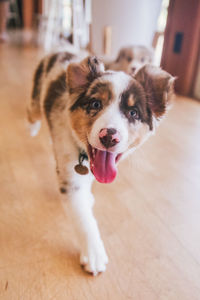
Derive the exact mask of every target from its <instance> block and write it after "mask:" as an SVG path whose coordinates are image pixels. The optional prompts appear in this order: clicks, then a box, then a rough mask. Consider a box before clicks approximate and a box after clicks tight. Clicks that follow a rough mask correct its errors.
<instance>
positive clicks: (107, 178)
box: [91, 149, 117, 183]
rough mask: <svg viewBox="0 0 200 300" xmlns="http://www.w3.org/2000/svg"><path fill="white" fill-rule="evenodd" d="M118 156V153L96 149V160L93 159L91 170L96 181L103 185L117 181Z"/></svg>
mask: <svg viewBox="0 0 200 300" xmlns="http://www.w3.org/2000/svg"><path fill="white" fill-rule="evenodd" d="M116 156H117V154H116V153H112V152H107V151H101V150H98V149H96V155H95V158H94V159H91V170H92V172H93V174H94V176H95V178H96V180H98V181H99V182H101V183H110V182H112V181H113V180H114V179H115V177H116V175H117V168H116V165H115V159H116ZM92 164H93V166H92Z"/></svg>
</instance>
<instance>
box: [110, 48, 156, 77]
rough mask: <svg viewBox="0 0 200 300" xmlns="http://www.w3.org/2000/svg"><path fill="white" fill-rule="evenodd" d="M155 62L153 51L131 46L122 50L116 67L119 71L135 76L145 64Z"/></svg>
mask: <svg viewBox="0 0 200 300" xmlns="http://www.w3.org/2000/svg"><path fill="white" fill-rule="evenodd" d="M152 61H153V51H152V50H151V49H148V48H147V47H145V46H131V47H124V48H122V49H121V50H120V51H119V53H118V56H117V59H116V62H115V66H116V68H117V70H121V71H124V72H126V73H128V74H133V73H134V72H135V71H137V70H138V69H139V68H141V67H142V66H143V65H145V64H149V63H151V62H152Z"/></svg>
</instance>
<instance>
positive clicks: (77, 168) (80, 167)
mask: <svg viewBox="0 0 200 300" xmlns="http://www.w3.org/2000/svg"><path fill="white" fill-rule="evenodd" d="M84 160H88V155H87V153H86V152H85V151H84V150H80V152H79V157H78V162H79V163H78V165H76V166H75V167H74V169H75V171H76V173H78V174H80V175H86V174H88V173H89V170H88V168H87V167H86V166H84V165H83V162H84Z"/></svg>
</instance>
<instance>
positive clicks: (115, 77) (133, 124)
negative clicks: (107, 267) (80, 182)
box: [67, 57, 173, 183]
mask: <svg viewBox="0 0 200 300" xmlns="http://www.w3.org/2000/svg"><path fill="white" fill-rule="evenodd" d="M172 86H173V77H172V76H171V75H170V74H168V73H166V72H164V71H162V70H161V69H159V68H157V67H154V66H150V65H147V66H144V67H142V68H141V69H140V70H139V71H138V72H137V73H136V74H135V76H134V77H131V76H129V75H127V74H125V73H123V72H111V71H104V66H103V64H102V63H101V62H100V61H99V60H98V59H97V58H96V57H88V58H86V59H85V60H83V61H82V62H80V63H71V64H70V65H69V66H68V69H67V87H68V91H69V97H70V102H69V105H70V106H69V119H70V124H71V127H72V130H73V133H74V136H75V138H76V141H77V143H78V144H79V146H80V148H83V149H85V150H86V152H87V153H88V155H89V158H90V168H91V171H92V173H93V174H94V176H95V177H96V179H97V180H98V181H99V182H102V183H106V182H112V181H113V180H114V178H115V176H116V163H117V162H118V161H119V159H120V157H121V156H124V155H125V154H126V153H127V152H128V151H130V150H131V149H132V150H133V149H135V148H136V147H138V146H139V145H140V144H142V143H143V142H144V140H145V139H146V138H147V137H148V136H149V135H150V134H151V133H153V130H154V126H155V123H156V120H157V121H159V120H160V119H161V118H162V117H163V116H164V114H165V113H166V110H167V106H168V103H169V97H170V92H171V90H172Z"/></svg>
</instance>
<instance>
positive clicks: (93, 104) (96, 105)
mask: <svg viewBox="0 0 200 300" xmlns="http://www.w3.org/2000/svg"><path fill="white" fill-rule="evenodd" d="M101 106H102V104H101V101H100V100H97V99H93V100H92V101H91V102H90V108H91V109H95V110H100V109H101Z"/></svg>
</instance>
